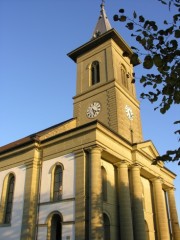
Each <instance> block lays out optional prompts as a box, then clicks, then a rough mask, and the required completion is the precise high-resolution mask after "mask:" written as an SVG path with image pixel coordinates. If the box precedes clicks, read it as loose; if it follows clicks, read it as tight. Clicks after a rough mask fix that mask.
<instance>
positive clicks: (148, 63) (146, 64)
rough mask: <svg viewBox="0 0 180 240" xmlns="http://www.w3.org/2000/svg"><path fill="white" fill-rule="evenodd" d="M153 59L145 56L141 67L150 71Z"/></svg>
mask: <svg viewBox="0 0 180 240" xmlns="http://www.w3.org/2000/svg"><path fill="white" fill-rule="evenodd" d="M153 64H154V63H153V59H152V57H151V56H150V55H147V56H146V57H145V58H144V62H143V67H144V68H146V69H151V68H152V67H153Z"/></svg>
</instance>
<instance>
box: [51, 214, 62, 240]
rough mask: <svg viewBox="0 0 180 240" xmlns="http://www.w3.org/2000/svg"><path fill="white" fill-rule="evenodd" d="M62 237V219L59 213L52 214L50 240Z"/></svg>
mask: <svg viewBox="0 0 180 240" xmlns="http://www.w3.org/2000/svg"><path fill="white" fill-rule="evenodd" d="M61 239H62V219H61V217H60V215H59V214H54V215H53V216H52V219H51V238H50V240H61Z"/></svg>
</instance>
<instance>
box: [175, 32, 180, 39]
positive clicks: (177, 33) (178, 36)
mask: <svg viewBox="0 0 180 240" xmlns="http://www.w3.org/2000/svg"><path fill="white" fill-rule="evenodd" d="M174 36H175V38H180V30H175V32H174Z"/></svg>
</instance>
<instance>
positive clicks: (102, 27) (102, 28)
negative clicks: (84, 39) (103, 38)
mask: <svg viewBox="0 0 180 240" xmlns="http://www.w3.org/2000/svg"><path fill="white" fill-rule="evenodd" d="M104 3H105V0H102V3H101V5H100V6H101V11H100V16H99V19H98V22H97V24H96V27H95V30H94V32H93V36H92V38H96V37H98V36H99V35H101V34H103V33H105V32H107V31H108V30H110V29H111V28H112V27H111V24H110V22H109V20H108V18H107V15H106V12H105V9H104Z"/></svg>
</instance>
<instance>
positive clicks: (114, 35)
mask: <svg viewBox="0 0 180 240" xmlns="http://www.w3.org/2000/svg"><path fill="white" fill-rule="evenodd" d="M109 39H113V40H114V41H115V43H116V44H117V45H118V46H119V47H120V48H121V49H122V50H123V51H124V52H127V53H128V54H129V56H131V55H132V54H133V51H132V49H131V48H130V47H129V46H128V44H127V43H126V41H125V40H124V39H123V38H122V36H121V35H120V34H118V32H117V31H116V30H115V29H114V28H111V29H110V30H108V31H106V32H104V33H102V34H101V35H100V36H98V37H96V38H93V39H92V40H90V41H89V42H87V43H85V44H83V45H82V46H80V47H78V48H76V49H75V50H73V51H71V52H70V53H68V54H67V55H68V56H69V57H70V58H71V59H72V60H73V61H74V62H76V61H77V58H78V57H79V56H81V55H83V54H84V53H86V52H89V51H91V50H92V49H93V48H96V47H97V46H98V45H100V44H103V43H104V42H106V41H108V40H109ZM138 64H140V60H139V59H137V62H136V63H134V64H133V65H134V66H136V65H138Z"/></svg>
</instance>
